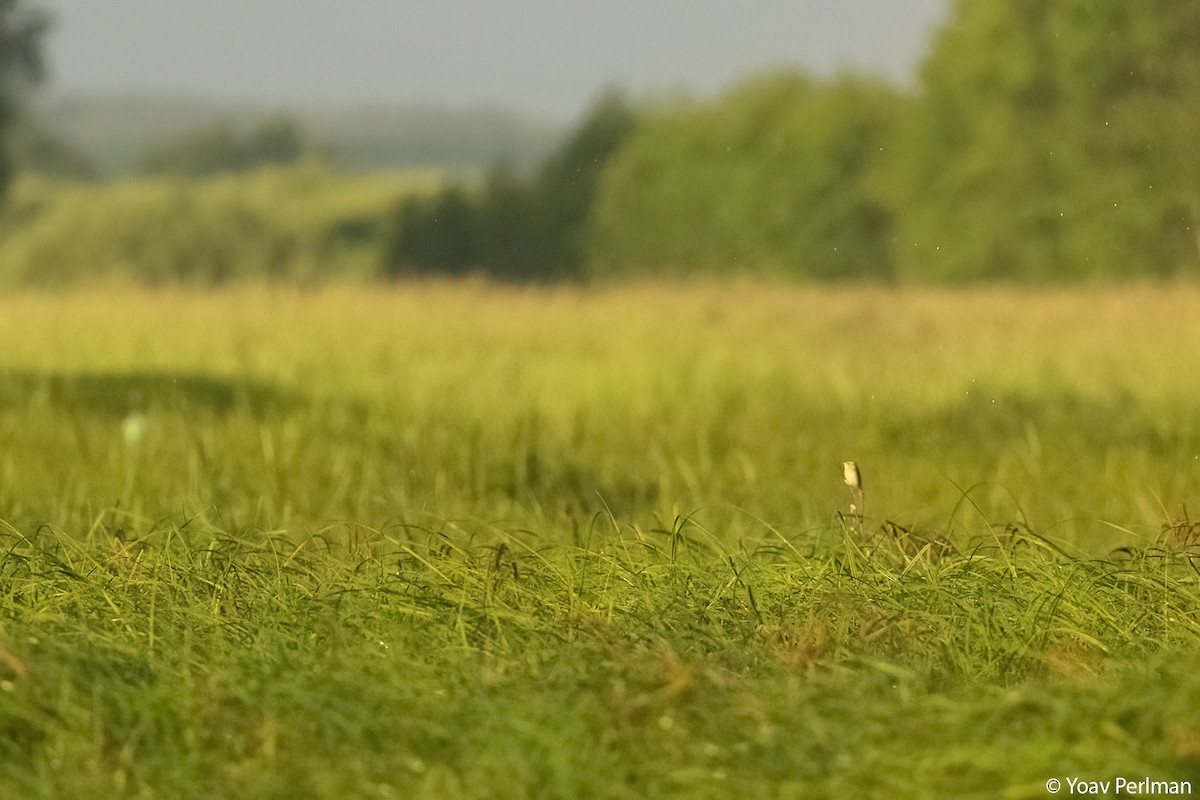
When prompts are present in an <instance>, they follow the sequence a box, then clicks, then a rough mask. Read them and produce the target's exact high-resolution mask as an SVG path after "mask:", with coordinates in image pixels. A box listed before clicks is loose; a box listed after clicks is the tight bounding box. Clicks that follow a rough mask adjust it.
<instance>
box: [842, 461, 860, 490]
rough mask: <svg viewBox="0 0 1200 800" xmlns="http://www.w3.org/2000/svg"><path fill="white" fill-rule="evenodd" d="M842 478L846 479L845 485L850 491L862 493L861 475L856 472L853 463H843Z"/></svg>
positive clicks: (856, 467) (856, 469)
mask: <svg viewBox="0 0 1200 800" xmlns="http://www.w3.org/2000/svg"><path fill="white" fill-rule="evenodd" d="M842 477H844V478H845V479H846V485H847V486H849V487H850V488H851V489H857V490H858V491H860V492H861V491H862V473H861V472H859V471H858V464H856V463H854V462H853V461H843V462H842Z"/></svg>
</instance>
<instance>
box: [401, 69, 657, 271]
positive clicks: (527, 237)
mask: <svg viewBox="0 0 1200 800" xmlns="http://www.w3.org/2000/svg"><path fill="white" fill-rule="evenodd" d="M634 125H635V112H634V111H633V109H631V108H630V107H629V106H628V105H627V104H626V102H625V101H624V99H623V98H622V97H621V96H620V95H619V94H616V93H609V94H606V95H605V96H604V97H602V98H601V100H600V101H599V102H598V103H597V104H596V105H595V106H594V107H593V108H592V109H591V111H590V112H589V113H588V115H587V116H586V117H585V118H584V120H583V122H582V123H580V125H579V126H578V127H577V128H576V130H575V131H574V132H573V133H572V134H571V135H570V136H569V137H568V138H567V140H566V141H565V142H564V143H563V144H562V146H561V147H560V148H559V149H558V150H557V151H556V152H555V153H554V155H553V156H552V157H551V158H549V159H547V161H546V162H545V163H544V164H542V166H541V167H540V168H539V169H538V170H537V171H536V173H535V174H534V175H533V176H532V177H530V178H527V179H522V178H521V177H520V176H518V175H517V174H516V173H515V172H514V171H513V170H512V169H510V168H509V166H508V165H507V164H506V163H503V162H502V163H500V164H498V165H497V166H496V167H495V168H493V169H492V171H491V172H490V173H489V174H488V176H487V179H486V181H485V182H484V185H483V186H482V187H481V189H480V190H479V191H477V192H474V193H467V192H466V191H464V190H463V189H462V188H461V187H458V186H454V187H451V188H449V189H447V190H446V191H445V192H443V193H442V194H441V195H440V196H438V197H434V198H420V199H412V200H410V201H408V202H406V203H404V204H402V205H401V207H400V208H399V210H398V211H397V215H396V218H395V219H394V221H393V226H392V232H391V235H390V237H389V243H388V245H387V247H386V253H385V261H386V266H385V272H386V273H388V274H391V275H402V274H409V273H414V272H417V273H419V272H440V273H448V274H461V273H463V272H467V271H472V270H473V271H479V272H482V273H485V274H488V275H491V276H493V277H496V278H500V279H504V280H519V281H530V280H561V279H569V278H578V277H581V276H582V271H583V265H584V258H585V255H586V248H587V245H588V240H587V234H588V230H589V223H590V218H591V212H592V207H593V201H594V199H595V195H596V191H597V187H598V185H599V182H600V177H601V175H602V174H603V172H604V169H605V166H606V165H607V163H608V161H609V159H610V158H611V157H612V156H613V154H614V153H616V152H617V151H618V150H619V148H620V146H621V144H622V143H623V142H624V141H625V139H626V138H627V137H628V136H629V134H630V132H631V131H632V130H633V129H634Z"/></svg>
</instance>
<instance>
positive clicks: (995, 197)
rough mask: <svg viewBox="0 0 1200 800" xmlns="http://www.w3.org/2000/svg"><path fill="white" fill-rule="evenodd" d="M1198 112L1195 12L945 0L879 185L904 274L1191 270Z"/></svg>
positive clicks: (1188, 7)
mask: <svg viewBox="0 0 1200 800" xmlns="http://www.w3.org/2000/svg"><path fill="white" fill-rule="evenodd" d="M1198 112H1200V4H1196V3H1194V2H1191V0H1146V2H1141V3H1125V2H1121V1H1120V0H1059V2H1054V3H1046V2H1043V1H1042V0H959V1H958V2H956V3H955V6H954V11H953V14H952V17H951V20H950V22H949V23H948V24H947V26H946V27H945V28H944V29H943V30H942V31H941V32H940V33H939V35H938V36H937V38H936V40H935V42H934V46H933V49H932V52H931V53H930V55H929V57H928V59H927V61H926V62H925V65H924V68H923V72H922V91H921V94H920V97H919V99H918V101H917V104H916V110H915V112H914V113H913V115H912V116H911V117H910V119H909V124H908V126H907V127H906V130H905V133H904V135H903V136H902V137H901V138H900V141H899V142H898V147H897V149H896V151H895V157H894V158H893V159H892V173H891V175H890V177H889V178H888V179H887V180H885V182H884V185H885V187H886V188H885V192H886V194H887V195H888V196H889V198H890V201H891V203H892V205H893V207H894V208H895V209H897V212H898V226H897V241H898V245H899V246H898V247H897V252H898V253H899V256H900V263H901V269H902V272H903V273H904V274H905V275H908V276H914V277H921V278H933V279H937V280H963V279H972V278H993V277H1015V278H1035V279H1053V280H1063V279H1077V278H1083V277H1090V276H1101V275H1124V274H1130V273H1133V272H1141V273H1152V274H1173V273H1176V272H1178V271H1179V270H1180V269H1184V268H1187V267H1194V266H1195V265H1196V264H1197V256H1198V255H1200V254H1198V252H1197V242H1198V240H1197V236H1196V231H1197V230H1198V228H1200V225H1198V223H1200V203H1198V202H1197V195H1196V191H1197V188H1198V186H1200V183H1198V181H1197V169H1198V167H1197V160H1196V158H1195V156H1194V153H1195V144H1194V142H1195V136H1196V124H1197V123H1196V120H1197V119H1200V113H1198Z"/></svg>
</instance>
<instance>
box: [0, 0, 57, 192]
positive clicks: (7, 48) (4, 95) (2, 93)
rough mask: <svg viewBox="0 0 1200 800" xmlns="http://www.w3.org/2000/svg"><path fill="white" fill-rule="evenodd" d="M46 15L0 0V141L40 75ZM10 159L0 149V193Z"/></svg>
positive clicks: (17, 0)
mask: <svg viewBox="0 0 1200 800" xmlns="http://www.w3.org/2000/svg"><path fill="white" fill-rule="evenodd" d="M49 25H50V23H49V18H48V17H47V16H46V15H45V14H44V13H42V12H41V11H38V10H37V9H34V8H32V7H31V6H30V5H29V4H27V3H24V2H21V0H0V141H3V142H4V143H5V145H7V143H8V140H9V138H10V137H11V135H12V131H13V127H14V124H15V123H16V121H17V116H18V112H19V109H20V107H21V104H22V102H23V101H24V99H25V97H26V95H27V93H28V92H29V90H30V89H31V88H32V87H33V86H35V85H36V84H37V83H38V82H40V81H41V79H42V77H43V75H44V71H45V70H44V65H43V61H42V38H43V37H44V36H45V34H46V31H47V30H48V29H49ZM12 175H13V160H12V156H11V155H10V154H9V150H8V147H7V146H5V147H2V148H0V192H3V191H4V190H5V189H7V188H8V185H9V183H10V182H11V181H12Z"/></svg>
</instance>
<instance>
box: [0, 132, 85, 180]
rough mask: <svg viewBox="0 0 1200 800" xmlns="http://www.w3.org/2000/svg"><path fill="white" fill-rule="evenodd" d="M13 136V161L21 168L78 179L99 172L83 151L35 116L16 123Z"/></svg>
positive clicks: (35, 172) (36, 172)
mask: <svg viewBox="0 0 1200 800" xmlns="http://www.w3.org/2000/svg"><path fill="white" fill-rule="evenodd" d="M12 139H13V141H12V156H13V164H14V166H15V167H16V169H17V170H18V171H20V172H32V173H34V174H37V175H42V176H45V177H50V178H63V179H66V180H77V181H90V180H95V179H96V178H97V177H98V175H99V173H98V171H97V170H96V167H95V165H94V164H92V162H91V160H90V159H89V158H88V157H87V156H86V155H84V154H83V152H81V151H80V150H79V149H78V148H76V147H74V146H72V145H71V144H70V143H68V142H67V141H66V140H65V139H63V138H62V137H60V136H58V135H56V134H54V133H51V132H50V131H48V130H46V128H44V127H42V126H41V125H40V124H38V123H37V122H35V121H33V120H30V119H25V120H23V121H22V122H21V123H20V124H18V125H17V126H15V127H14V130H13V136H12Z"/></svg>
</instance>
